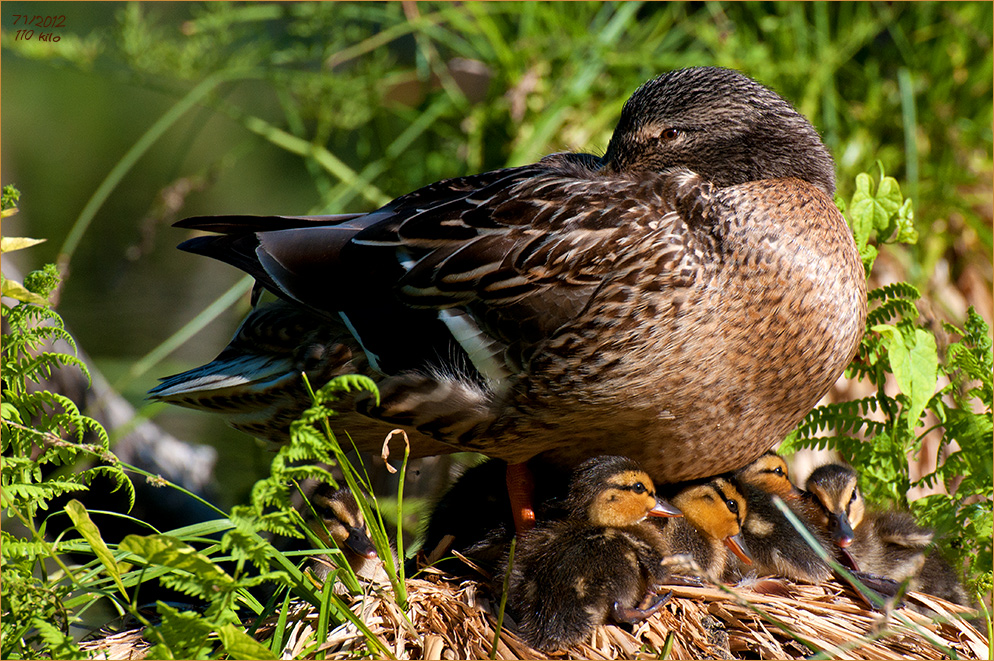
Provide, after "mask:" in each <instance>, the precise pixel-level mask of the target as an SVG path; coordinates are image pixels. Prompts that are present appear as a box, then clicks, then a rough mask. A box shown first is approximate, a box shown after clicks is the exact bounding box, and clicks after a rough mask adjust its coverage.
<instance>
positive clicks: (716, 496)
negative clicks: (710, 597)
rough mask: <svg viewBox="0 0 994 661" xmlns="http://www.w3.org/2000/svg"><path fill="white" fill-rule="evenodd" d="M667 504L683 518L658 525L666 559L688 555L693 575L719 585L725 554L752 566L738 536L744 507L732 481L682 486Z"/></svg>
mask: <svg viewBox="0 0 994 661" xmlns="http://www.w3.org/2000/svg"><path fill="white" fill-rule="evenodd" d="M670 501H671V502H672V503H673V504H674V505H675V506H676V507H677V508H678V509H679V510H680V511H681V512H682V513H683V518H682V519H674V520H667V521H665V522H664V523H662V524H661V525H660V527H661V529H662V532H663V536H664V546H663V548H664V549H665V550H666V554H667V555H689V556H690V557H691V558H692V559H693V561H694V562H695V563H696V565H697V572H696V574H697V575H698V576H700V577H701V578H704V579H706V580H708V581H711V582H718V581H721V580H722V579H723V577H724V575H725V572H726V570H727V569H728V568H729V567H730V562H729V560H728V555H729V554H728V552H729V551H731V552H732V553H733V554H734V555H735V556H737V557H738V558H739V560H740V561H741V562H743V563H746V564H749V563H751V562H752V559H751V558H750V556H749V551H748V547H747V546H746V543H745V540H743V538H742V534H741V533H742V525H743V522H744V521H745V518H746V514H747V512H748V505H747V503H746V499H745V496H744V495H743V494H742V491H741V489H740V487H739V485H738V483H737V482H736V481H735V480H734V478H732V477H730V476H718V477H713V478H710V479H706V480H697V481H694V482H690V483H685V484H684V485H682V486H681V487H679V490H678V491H677V492H676V493H675V495H673V496H672V498H670Z"/></svg>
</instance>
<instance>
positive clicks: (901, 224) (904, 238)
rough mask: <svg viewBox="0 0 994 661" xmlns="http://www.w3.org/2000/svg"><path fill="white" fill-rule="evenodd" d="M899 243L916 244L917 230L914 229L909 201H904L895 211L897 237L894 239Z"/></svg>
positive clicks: (913, 213) (913, 216)
mask: <svg viewBox="0 0 994 661" xmlns="http://www.w3.org/2000/svg"><path fill="white" fill-rule="evenodd" d="M894 240H895V241H898V242H900V243H912V244H914V243H918V230H916V229H915V212H914V210H913V209H912V208H911V199H910V198H909V199H907V200H905V201H904V204H902V205H901V208H900V209H898V211H897V236H896V237H895V239H894Z"/></svg>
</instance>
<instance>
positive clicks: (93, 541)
mask: <svg viewBox="0 0 994 661" xmlns="http://www.w3.org/2000/svg"><path fill="white" fill-rule="evenodd" d="M66 514H68V515H69V518H70V519H72V523H73V525H74V526H76V530H77V531H79V534H80V535H82V536H83V539H85V540H86V541H87V542H89V543H90V548H91V549H93V552H94V553H95V554H96V556H97V558H98V559H99V560H100V562H101V563H103V566H104V568H106V569H107V573H108V574H110V577H111V578H113V579H114V584H115V585H117V589H118V591H120V593H121V594H122V595H123V596H124V598H125V600H127V601H131V598H130V597H129V596H128V592H127V591H126V590H125V589H124V583H123V582H122V581H121V572H122V571H127V568H126V567H125V568H122V567H120V566H118V564H117V561H116V560H114V554H113V553H111V552H110V549H109V548H108V547H107V544H105V543H104V540H103V537H101V536H100V529H99V528H97V526H96V524H95V523H93V520H92V519H91V518H90V515H89V513H87V511H86V508H85V507H84V506H83V503H81V502H79V501H78V500H76V499H75V498H73V499H72V500H70V501H69V502H68V503H66Z"/></svg>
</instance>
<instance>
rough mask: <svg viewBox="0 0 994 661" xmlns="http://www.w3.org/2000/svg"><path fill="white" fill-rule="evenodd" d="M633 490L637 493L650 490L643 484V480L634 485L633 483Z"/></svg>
mask: <svg viewBox="0 0 994 661" xmlns="http://www.w3.org/2000/svg"><path fill="white" fill-rule="evenodd" d="M632 491H634V492H635V493H645V492H646V491H648V489H646V488H645V485H644V484H642V483H641V482H636V483H635V484H634V485H632Z"/></svg>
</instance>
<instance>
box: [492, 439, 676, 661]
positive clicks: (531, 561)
mask: <svg viewBox="0 0 994 661" xmlns="http://www.w3.org/2000/svg"><path fill="white" fill-rule="evenodd" d="M566 509H567V511H568V512H569V515H568V516H567V518H566V519H564V520H562V521H557V522H554V523H550V524H548V525H544V526H540V527H537V528H535V529H534V530H532V531H531V532H529V533H528V534H526V535H524V536H522V537H521V538H520V540H519V542H518V546H517V550H516V552H515V556H514V562H513V566H512V568H511V578H510V582H509V585H508V600H507V603H508V609H509V610H510V612H511V613H512V614H513V615H514V617H515V619H516V621H517V623H518V625H519V627H520V629H521V633H522V635H523V637H524V638H525V640H526V641H528V643H529V644H531V645H532V646H534V647H536V648H539V649H543V650H551V649H554V648H558V647H563V646H566V645H571V644H573V643H577V642H580V641H581V640H582V639H583V638H584V637H585V636H587V635H588V634H589V633H590V631H592V630H593V628H594V627H596V626H598V625H600V624H603V623H605V622H606V621H608V620H609V619H613V620H614V621H617V622H634V621H638V620H640V619H643V618H645V617H648V616H649V615H651V614H652V613H653V612H655V611H656V610H658V609H659V607H660V606H661V605H662V603H663V601H664V600H665V598H664V597H660V596H659V595H658V594H655V593H654V591H653V588H654V587H656V586H657V585H658V584H659V583H660V582H661V581H662V579H663V578H664V577H665V574H666V570H665V567H664V564H663V560H664V556H663V552H662V545H663V539H662V534H661V533H660V531H659V530H658V529H657V528H656V527H655V526H653V525H651V524H650V523H648V522H646V518H647V517H650V516H679V512H678V511H677V510H675V509H673V508H672V507H670V506H669V505H667V504H666V503H664V502H663V501H660V500H659V499H657V498H656V495H655V490H654V488H653V484H652V479H651V478H650V477H649V476H648V475H647V474H646V473H645V472H644V471H643V470H642V469H641V468H640V467H639V465H638V464H637V463H635V462H634V461H632V460H631V459H628V458H626V457H613V456H607V457H596V458H594V459H590V460H588V461H586V462H584V463H583V464H581V465H580V466H579V467H577V469H576V470H575V471H574V473H573V475H572V477H571V479H570V484H569V495H568V496H567V499H566ZM646 601H648V602H649V603H648V604H645V602H646ZM643 604H645V607H644V608H643V607H642V606H643Z"/></svg>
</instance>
